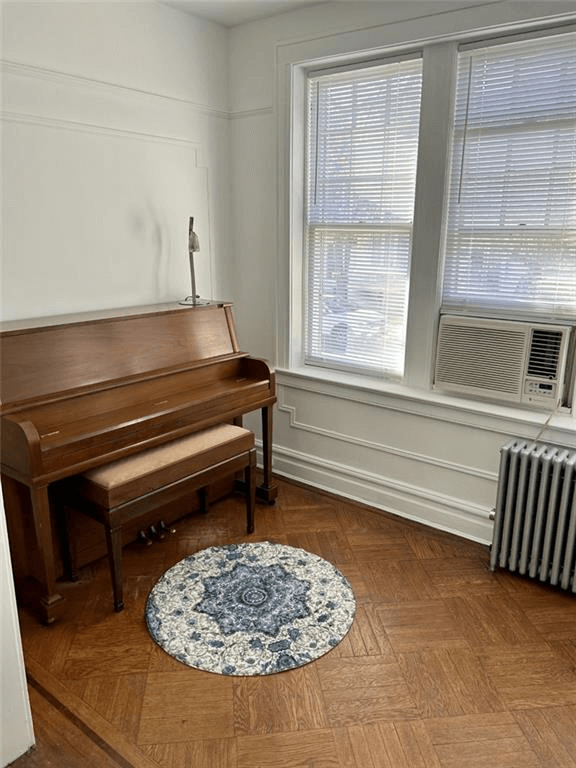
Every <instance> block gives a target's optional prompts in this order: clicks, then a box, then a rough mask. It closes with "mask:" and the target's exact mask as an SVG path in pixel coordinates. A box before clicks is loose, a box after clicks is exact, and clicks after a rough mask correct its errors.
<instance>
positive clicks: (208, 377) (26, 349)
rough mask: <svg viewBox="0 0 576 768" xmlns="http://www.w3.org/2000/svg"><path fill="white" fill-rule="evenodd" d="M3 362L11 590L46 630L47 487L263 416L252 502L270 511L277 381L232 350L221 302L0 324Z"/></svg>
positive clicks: (58, 600) (49, 603) (54, 602)
mask: <svg viewBox="0 0 576 768" xmlns="http://www.w3.org/2000/svg"><path fill="white" fill-rule="evenodd" d="M0 354H1V357H0V366H1V370H0V374H1V376H0V392H1V406H0V417H1V428H2V435H1V439H2V442H1V451H2V452H1V471H2V487H3V495H4V504H5V508H6V516H7V520H8V526H9V531H10V528H11V527H12V528H18V531H17V532H15V534H14V535H15V536H16V537H19V539H20V541H19V545H20V551H22V550H24V551H25V552H26V559H27V560H28V562H27V564H26V567H25V568H23V567H22V564H21V563H20V564H19V566H20V567H19V569H18V573H17V574H16V575H17V576H18V577H22V578H21V579H20V578H17V579H16V587H17V592H22V594H23V596H24V599H26V600H27V601H28V602H30V601H32V602H33V603H34V605H33V607H34V608H35V609H36V611H37V612H38V613H39V615H40V618H41V619H42V620H43V621H44V622H46V623H51V622H52V621H54V619H56V618H57V617H58V615H59V614H60V611H61V608H62V605H63V598H62V596H61V595H60V594H59V593H58V590H57V583H56V578H57V573H56V569H55V558H54V551H55V532H54V524H53V522H54V521H53V520H52V518H51V512H50V502H49V499H50V493H49V489H50V486H51V484H52V483H55V482H56V481H58V480H60V479H62V478H65V477H69V476H71V475H74V474H78V473H80V472H84V471H86V470H88V469H90V468H92V467H96V466H98V465H101V464H105V463H108V462H110V461H113V460H116V459H119V458H121V457H123V456H127V455H129V454H133V453H136V452H138V451H141V450H143V449H145V448H149V447H152V446H155V445H160V444H162V443H165V442H168V441H169V440H172V439H174V438H177V437H181V436H183V435H186V434H189V433H191V432H195V431H198V430H200V429H204V428H205V427H208V426H210V425H212V424H216V423H220V422H227V421H228V422H234V423H237V424H238V423H241V419H242V415H243V414H246V413H248V412H250V411H255V410H261V416H262V443H263V457H264V458H263V483H262V485H261V486H259V488H258V490H257V494H258V497H259V498H260V499H262V500H263V501H265V502H267V503H273V501H274V499H275V497H276V493H277V488H276V486H275V485H274V484H273V483H272V453H271V446H272V409H273V406H274V403H275V402H276V386H275V375H274V371H273V370H272V369H271V368H270V366H269V365H268V364H267V363H266V362H265V361H264V360H260V359H257V358H253V357H251V356H249V355H248V354H247V353H244V352H241V351H240V348H239V345H238V340H237V337H236V329H235V324H234V319H233V315H232V307H231V305H230V304H227V303H210V304H202V305H200V304H199V305H196V306H183V305H180V304H161V305H152V306H146V307H134V308H129V309H125V310H116V311H104V312H97V313H86V314H81V315H71V316H64V317H60V318H51V319H48V320H46V319H44V320H35V321H22V322H18V321H16V322H12V323H4V324H2V325H1V326H0ZM18 521H19V523H20V524H19V525H15V522H18ZM11 544H12V542H11ZM13 557H14V555H13ZM15 573H16V571H15ZM19 581H21V582H22V584H19Z"/></svg>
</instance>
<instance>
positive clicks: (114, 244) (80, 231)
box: [1, 62, 226, 319]
mask: <svg viewBox="0 0 576 768" xmlns="http://www.w3.org/2000/svg"><path fill="white" fill-rule="evenodd" d="M2 76H3V110H2V115H1V117H2V130H3V141H4V153H3V156H4V163H3V164H4V168H3V185H4V193H5V202H4V221H5V227H4V244H3V245H4V248H3V251H4V253H3V273H4V275H5V276H6V278H5V280H4V285H3V296H2V299H3V301H2V303H3V317H4V318H5V319H15V318H20V317H32V316H35V315H38V314H43V315H44V314H59V313H65V312H75V311H82V310H90V309H101V308H106V307H121V306H131V305H135V304H146V303H156V302H162V301H172V300H175V299H179V298H184V297H185V296H187V295H189V294H190V290H191V286H190V270H189V259H188V218H189V216H191V215H192V216H194V219H195V229H196V231H197V232H198V234H199V237H200V244H201V253H200V254H198V257H197V258H196V259H195V268H196V279H197V285H198V289H199V291H201V292H202V295H203V296H205V297H207V298H211V297H212V296H213V295H214V294H215V293H216V292H217V288H215V272H216V268H215V263H214V259H215V256H214V250H213V247H212V240H213V229H214V227H215V226H217V224H216V222H214V221H213V220H212V219H213V218H214V217H213V215H212V210H213V207H212V206H211V204H210V193H211V188H212V189H213V190H214V189H215V190H217V189H218V186H219V185H218V184H217V183H216V184H214V183H213V180H212V171H211V164H212V163H211V159H210V153H211V152H214V151H218V149H217V144H216V142H218V141H220V140H224V138H225V135H226V133H225V131H221V130H219V128H218V127H215V126H217V124H219V123H224V122H226V121H224V120H223V119H222V118H223V117H224V116H223V115H222V113H221V112H219V111H218V110H210V109H209V108H208V107H205V106H203V105H197V104H192V103H191V102H188V101H185V100H181V99H175V98H173V97H167V96H162V95H161V94H154V93H146V92H143V91H139V90H135V89H131V88H126V87H124V86H120V85H116V84H114V83H104V82H100V81H95V80H91V79H89V78H83V77H77V76H72V75H67V74H66V73H61V72H52V71H50V70H46V69H40V68H38V67H29V66H24V65H21V64H14V63H11V62H3V64H2ZM209 137H210V138H209ZM209 143H210V145H211V148H210V150H208V151H207V150H206V149H205V147H206V146H207V145H208V144H209ZM36 307H41V308H42V310H41V311H38V310H36V309H35V308H36Z"/></svg>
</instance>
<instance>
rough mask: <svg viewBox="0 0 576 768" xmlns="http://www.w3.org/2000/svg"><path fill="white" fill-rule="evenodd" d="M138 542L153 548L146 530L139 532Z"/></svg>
mask: <svg viewBox="0 0 576 768" xmlns="http://www.w3.org/2000/svg"><path fill="white" fill-rule="evenodd" d="M138 541H141V542H143V543H144V544H146V546H147V547H150V546H152V539H150V538H149V537H148V534H147V533H146V531H145V530H144V529H142V530H140V531H138Z"/></svg>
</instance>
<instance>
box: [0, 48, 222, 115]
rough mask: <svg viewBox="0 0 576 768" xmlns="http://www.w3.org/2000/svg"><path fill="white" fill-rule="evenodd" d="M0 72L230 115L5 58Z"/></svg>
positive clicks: (197, 110) (174, 98)
mask: <svg viewBox="0 0 576 768" xmlns="http://www.w3.org/2000/svg"><path fill="white" fill-rule="evenodd" d="M0 70H1V73H2V75H4V74H7V75H8V74H9V75H13V76H17V77H28V78H31V79H33V80H44V81H45V82H51V83H55V84H57V85H64V86H67V87H74V88H80V89H81V90H82V91H86V90H88V89H90V90H92V91H96V92H103V93H107V94H110V93H113V94H114V95H115V96H120V97H121V98H126V97H130V98H133V99H139V100H143V99H145V100H148V101H158V100H162V101H167V102H169V103H172V104H179V105H185V106H186V107H190V108H192V109H193V110H194V111H196V112H202V113H205V114H209V115H212V116H215V117H222V118H227V117H229V114H230V113H229V112H228V110H226V109H219V108H217V107H211V106H209V105H207V104H199V103H198V102H194V101H191V100H190V99H185V98H182V97H180V96H173V95H170V94H165V93H156V92H155V91H146V90H143V89H141V88H133V87H132V86H128V85H122V84H121V83H112V82H107V81H106V80H96V79H95V78H91V77H85V76H83V75H72V74H70V73H68V72H62V71H60V70H55V69H48V68H46V67H38V66H33V65H31V64H22V63H21V62H18V61H10V60H9V59H0Z"/></svg>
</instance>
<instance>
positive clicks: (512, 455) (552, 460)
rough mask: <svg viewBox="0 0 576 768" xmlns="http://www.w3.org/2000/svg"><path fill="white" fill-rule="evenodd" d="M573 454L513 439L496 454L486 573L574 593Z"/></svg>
mask: <svg viewBox="0 0 576 768" xmlns="http://www.w3.org/2000/svg"><path fill="white" fill-rule="evenodd" d="M575 465H576V450H569V449H567V448H560V447H558V446H553V445H544V444H543V443H532V442H528V441H525V440H512V441H511V442H509V443H507V444H506V445H505V446H504V447H503V448H502V449H501V452H500V473H499V476H498V492H497V497H496V513H495V517H494V533H493V537H492V548H491V557H490V568H491V569H492V570H495V568H497V567H500V568H507V569H509V570H510V571H517V572H518V573H521V574H524V575H526V576H531V577H532V578H537V579H540V581H545V582H547V583H549V584H553V585H557V586H559V587H561V588H562V589H567V590H571V591H572V592H576V493H575V490H574V488H575V483H576V469H575Z"/></svg>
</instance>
